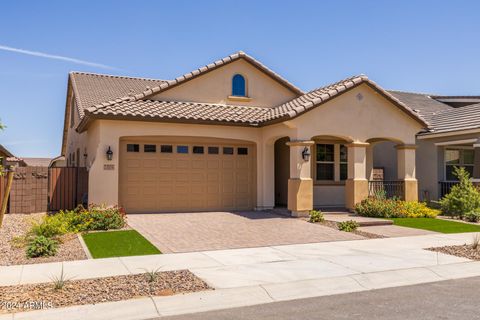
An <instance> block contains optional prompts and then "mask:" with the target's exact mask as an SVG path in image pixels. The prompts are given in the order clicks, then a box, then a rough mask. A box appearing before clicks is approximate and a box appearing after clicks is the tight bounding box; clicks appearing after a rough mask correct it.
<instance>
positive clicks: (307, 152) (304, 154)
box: [302, 147, 310, 161]
mask: <svg viewBox="0 0 480 320" xmlns="http://www.w3.org/2000/svg"><path fill="white" fill-rule="evenodd" d="M302 159H303V161H308V160H310V149H309V148H308V147H305V148H303V151H302Z"/></svg>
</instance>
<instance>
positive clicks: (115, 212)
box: [88, 206, 126, 230]
mask: <svg viewBox="0 0 480 320" xmlns="http://www.w3.org/2000/svg"><path fill="white" fill-rule="evenodd" d="M89 217H90V219H91V221H90V223H89V227H88V230H109V229H121V228H123V227H124V226H125V224H126V215H125V212H124V211H123V209H122V208H118V207H111V208H105V207H95V206H91V207H90V208H89Z"/></svg>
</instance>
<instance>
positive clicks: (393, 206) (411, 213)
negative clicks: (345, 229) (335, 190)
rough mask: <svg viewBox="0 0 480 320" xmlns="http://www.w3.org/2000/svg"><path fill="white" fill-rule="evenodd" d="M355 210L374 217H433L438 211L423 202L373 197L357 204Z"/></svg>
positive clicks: (360, 213) (359, 213)
mask: <svg viewBox="0 0 480 320" xmlns="http://www.w3.org/2000/svg"><path fill="white" fill-rule="evenodd" d="M355 211H356V212H357V214H358V215H361V216H364V217H376V218H435V217H436V216H437V215H438V214H439V213H440V211H438V210H436V209H432V208H429V207H428V206H427V204H426V203H423V202H416V201H402V200H398V199H382V198H374V197H372V198H367V199H365V200H363V201H362V202H360V203H359V204H357V205H356V206H355Z"/></svg>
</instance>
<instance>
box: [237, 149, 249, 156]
mask: <svg viewBox="0 0 480 320" xmlns="http://www.w3.org/2000/svg"><path fill="white" fill-rule="evenodd" d="M237 154H240V155H247V154H248V148H238V149H237Z"/></svg>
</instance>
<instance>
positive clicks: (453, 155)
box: [445, 148, 474, 181]
mask: <svg viewBox="0 0 480 320" xmlns="http://www.w3.org/2000/svg"><path fill="white" fill-rule="evenodd" d="M473 164H474V151H473V149H471V148H448V149H445V180H447V181H456V180H458V179H457V177H455V175H454V172H455V170H454V168H455V167H463V168H465V170H467V172H468V173H469V174H470V176H472V175H473Z"/></svg>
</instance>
